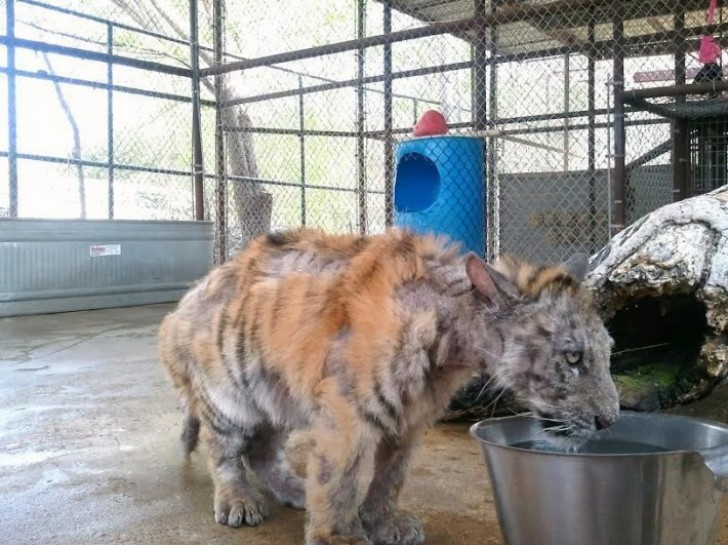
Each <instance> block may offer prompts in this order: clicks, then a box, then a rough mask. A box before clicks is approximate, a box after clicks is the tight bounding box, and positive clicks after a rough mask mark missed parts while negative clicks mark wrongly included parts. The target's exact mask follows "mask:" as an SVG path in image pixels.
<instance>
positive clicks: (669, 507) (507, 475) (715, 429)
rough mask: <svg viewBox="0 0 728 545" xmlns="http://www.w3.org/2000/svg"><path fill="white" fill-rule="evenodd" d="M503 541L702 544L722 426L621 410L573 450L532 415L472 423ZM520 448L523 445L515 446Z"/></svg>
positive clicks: (725, 443) (710, 532) (722, 455)
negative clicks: (555, 445)
mask: <svg viewBox="0 0 728 545" xmlns="http://www.w3.org/2000/svg"><path fill="white" fill-rule="evenodd" d="M470 432H471V435H472V436H473V437H474V438H475V439H476V440H477V441H478V442H479V443H480V445H481V448H482V451H483V455H484V457H485V461H486V466H487V468H488V473H489V474H490V478H491V482H492V486H493V494H494V499H495V507H496V511H497V514H498V520H499V523H500V528H501V532H502V533H503V537H504V540H505V542H506V544H507V545H710V544H712V543H713V542H714V540H715V532H716V521H717V515H718V508H719V503H720V499H721V496H722V494H721V493H722V492H726V491H728V426H724V425H722V424H719V423H716V422H711V421H706V420H700V419H696V418H688V417H683V416H670V415H663V414H654V413H632V412H622V414H621V417H620V419H619V421H618V422H617V423H616V424H615V425H614V426H613V427H612V428H610V429H609V430H606V431H605V432H602V433H601V434H600V435H599V437H598V438H597V439H595V440H593V441H590V442H589V443H588V444H586V445H584V447H583V448H581V449H579V451H577V452H568V453H567V452H563V451H554V450H541V449H540V448H538V445H537V444H534V442H535V443H538V441H539V439H540V438H542V437H543V432H542V431H541V428H540V426H539V424H538V422H537V421H536V420H534V419H533V418H529V417H523V416H515V417H506V418H498V419H493V420H486V421H483V422H479V423H477V424H475V425H474V426H473V427H472V428H471V430H470ZM517 445H522V446H517Z"/></svg>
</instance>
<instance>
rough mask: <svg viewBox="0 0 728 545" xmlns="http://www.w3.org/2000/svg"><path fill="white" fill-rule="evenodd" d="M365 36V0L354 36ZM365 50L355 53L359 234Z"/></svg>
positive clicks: (363, 203) (363, 216) (363, 201)
mask: <svg viewBox="0 0 728 545" xmlns="http://www.w3.org/2000/svg"><path fill="white" fill-rule="evenodd" d="M365 36H366V0H357V3H356V37H357V39H358V40H361V39H362V38H364V37H365ZM365 60H366V50H365V49H364V48H363V47H360V48H359V49H358V50H357V54H356V78H357V83H356V160H357V176H358V183H357V193H358V195H359V234H362V235H365V234H366V233H367V230H368V227H367V220H368V215H369V214H368V210H367V164H366V140H365V136H364V130H365V126H364V124H365V122H366V114H365V112H364V75H365V74H364V72H365V64H364V62H365Z"/></svg>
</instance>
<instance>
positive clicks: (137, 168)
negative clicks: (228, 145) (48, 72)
mask: <svg viewBox="0 0 728 545" xmlns="http://www.w3.org/2000/svg"><path fill="white" fill-rule="evenodd" d="M0 157H8V152H7V151H5V150H0ZM17 157H18V159H22V160H26V161H38V162H46V163H57V164H70V165H81V166H85V167H93V168H108V167H109V164H108V163H107V162H101V161H88V160H85V159H80V160H79V159H67V158H65V157H54V156H52V155H36V154H32V153H18V154H17ZM113 167H114V168H115V169H119V170H128V171H132V172H148V173H150V174H168V175H172V176H191V175H192V173H191V172H188V171H185V170H174V169H165V168H152V167H146V166H141V165H128V164H123V163H114V165H113ZM205 178H207V179H209V180H214V179H216V176H215V175H214V174H206V175H205ZM226 178H227V179H228V180H233V181H236V182H247V183H258V184H266V185H277V186H284V187H295V188H299V189H300V188H301V183H300V182H298V183H295V182H283V181H279V180H268V179H265V178H252V177H249V176H233V175H228V176H227V177H226ZM121 183H123V182H121ZM306 189H323V190H327V191H346V192H350V193H358V190H357V189H356V188H348V187H336V186H331V185H316V184H306ZM367 193H371V194H373V195H383V194H384V191H377V190H374V189H372V190H369V191H367Z"/></svg>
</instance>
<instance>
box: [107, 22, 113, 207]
mask: <svg viewBox="0 0 728 545" xmlns="http://www.w3.org/2000/svg"><path fill="white" fill-rule="evenodd" d="M106 54H107V55H108V61H107V63H106V82H107V83H108V85H109V88H108V89H107V91H106V131H107V132H106V146H107V148H108V150H107V154H106V161H107V168H108V171H109V187H108V216H109V219H110V220H113V219H114V90H113V85H114V64H113V63H112V62H111V56H112V55H113V54H114V26H113V25H112V24H111V23H107V24H106Z"/></svg>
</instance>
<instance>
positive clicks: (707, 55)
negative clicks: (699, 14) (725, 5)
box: [698, 0, 721, 64]
mask: <svg viewBox="0 0 728 545" xmlns="http://www.w3.org/2000/svg"><path fill="white" fill-rule="evenodd" d="M717 4H718V0H710V4H709V5H708V13H707V15H706V17H705V24H707V25H712V24H713V23H714V22H715V10H716V8H717ZM720 53H721V50H720V46H719V45H718V44H717V43H716V41H715V39H714V38H713V36H710V35H707V34H706V35H705V36H703V37H701V38H700V50H699V51H698V60H699V61H700V62H701V63H703V64H712V63H714V62H716V61H717V60H718V58H719V57H720Z"/></svg>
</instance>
